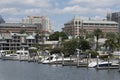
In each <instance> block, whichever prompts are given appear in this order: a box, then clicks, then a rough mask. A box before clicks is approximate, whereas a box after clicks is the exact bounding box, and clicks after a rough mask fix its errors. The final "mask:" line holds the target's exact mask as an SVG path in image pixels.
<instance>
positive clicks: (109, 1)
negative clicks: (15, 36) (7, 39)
mask: <svg viewBox="0 0 120 80" xmlns="http://www.w3.org/2000/svg"><path fill="white" fill-rule="evenodd" d="M119 3H120V0H99V1H98V0H24V1H22V0H1V1H0V15H2V16H3V18H5V20H6V21H7V22H12V21H13V22H16V21H20V20H21V19H22V18H24V17H26V16H29V15H33V16H55V15H56V16H55V18H53V19H54V21H58V24H64V23H60V22H64V21H63V20H64V19H65V17H66V15H70V16H67V18H69V19H70V18H71V17H73V15H75V14H78V15H79V16H80V17H81V18H83V19H88V18H89V17H91V18H92V19H103V18H105V17H106V14H107V12H114V11H119V8H120V6H119ZM60 16H61V17H60ZM58 19H62V20H61V21H59V20H58ZM51 20H52V19H51ZM66 20H67V19H66Z"/></svg>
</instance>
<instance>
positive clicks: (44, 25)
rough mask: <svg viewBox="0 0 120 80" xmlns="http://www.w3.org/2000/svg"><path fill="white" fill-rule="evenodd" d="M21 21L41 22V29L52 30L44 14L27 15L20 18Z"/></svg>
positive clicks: (29, 22)
mask: <svg viewBox="0 0 120 80" xmlns="http://www.w3.org/2000/svg"><path fill="white" fill-rule="evenodd" d="M22 22H23V23H28V24H41V25H42V30H43V31H45V32H49V33H51V32H52V29H51V23H50V20H49V19H48V18H46V17H44V16H28V17H27V18H24V19H22Z"/></svg>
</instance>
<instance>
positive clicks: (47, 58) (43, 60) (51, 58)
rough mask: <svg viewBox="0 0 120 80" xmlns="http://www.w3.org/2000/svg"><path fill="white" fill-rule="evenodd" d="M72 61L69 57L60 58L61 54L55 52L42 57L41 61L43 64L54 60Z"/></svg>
mask: <svg viewBox="0 0 120 80" xmlns="http://www.w3.org/2000/svg"><path fill="white" fill-rule="evenodd" d="M63 60H64V61H72V60H74V59H70V58H62V57H61V56H59V55H57V54H52V55H50V56H48V57H46V58H45V59H42V60H41V62H42V63H43V64H47V63H55V62H62V61H63Z"/></svg>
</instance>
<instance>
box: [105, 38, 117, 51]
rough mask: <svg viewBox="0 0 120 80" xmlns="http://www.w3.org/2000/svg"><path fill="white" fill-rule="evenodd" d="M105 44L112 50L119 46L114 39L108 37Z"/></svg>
mask: <svg viewBox="0 0 120 80" xmlns="http://www.w3.org/2000/svg"><path fill="white" fill-rule="evenodd" d="M103 46H105V47H106V49H108V51H110V52H112V51H113V50H114V49H115V48H116V47H117V44H116V42H115V40H114V39H107V40H106V41H105V44H104V45H103Z"/></svg>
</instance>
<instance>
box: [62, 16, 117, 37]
mask: <svg viewBox="0 0 120 80" xmlns="http://www.w3.org/2000/svg"><path fill="white" fill-rule="evenodd" d="M95 29H101V30H102V32H105V33H107V32H118V23H117V22H115V21H105V20H104V21H97V20H82V19H80V18H79V17H78V16H75V17H74V18H73V19H72V20H71V21H69V22H67V23H65V24H64V28H63V30H64V31H65V32H66V33H67V34H69V35H70V36H78V35H83V30H85V31H86V32H87V33H92V32H93V31H94V30H95Z"/></svg>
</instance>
